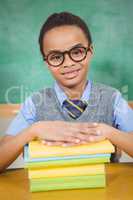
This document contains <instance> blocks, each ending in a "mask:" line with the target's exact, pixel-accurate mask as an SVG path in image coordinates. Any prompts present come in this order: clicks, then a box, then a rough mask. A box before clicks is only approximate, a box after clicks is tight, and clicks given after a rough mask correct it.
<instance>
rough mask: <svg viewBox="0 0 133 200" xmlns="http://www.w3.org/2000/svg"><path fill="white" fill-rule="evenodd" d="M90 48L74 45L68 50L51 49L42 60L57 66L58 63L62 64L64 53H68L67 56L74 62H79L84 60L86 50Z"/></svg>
mask: <svg viewBox="0 0 133 200" xmlns="http://www.w3.org/2000/svg"><path fill="white" fill-rule="evenodd" d="M89 50H90V46H89V47H87V48H86V47H83V46H76V47H73V48H71V49H70V50H68V51H64V52H61V51H53V52H50V53H49V54H48V55H47V56H45V57H44V60H45V61H46V62H47V63H48V64H49V65H51V66H53V67H58V66H59V65H62V64H63V62H64V60H65V54H68V56H69V58H70V59H71V60H73V61H74V62H81V61H82V60H84V59H85V58H86V56H87V52H88V51H89Z"/></svg>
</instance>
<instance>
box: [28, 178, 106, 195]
mask: <svg viewBox="0 0 133 200" xmlns="http://www.w3.org/2000/svg"><path fill="white" fill-rule="evenodd" d="M105 186H106V177H105V174H99V175H93V176H87V175H86V176H74V177H58V178H40V179H30V191H31V192H41V191H50V190H66V189H81V188H101V187H105Z"/></svg>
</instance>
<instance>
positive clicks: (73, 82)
mask: <svg viewBox="0 0 133 200" xmlns="http://www.w3.org/2000/svg"><path fill="white" fill-rule="evenodd" d="M80 83H81V81H80V80H77V79H69V80H65V81H63V82H61V83H60V84H61V85H62V86H64V87H67V88H75V87H77V86H78V85H79V84H80Z"/></svg>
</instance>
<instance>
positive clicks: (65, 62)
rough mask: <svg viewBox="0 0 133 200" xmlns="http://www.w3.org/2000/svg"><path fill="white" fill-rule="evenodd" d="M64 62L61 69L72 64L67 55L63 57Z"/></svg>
mask: <svg viewBox="0 0 133 200" xmlns="http://www.w3.org/2000/svg"><path fill="white" fill-rule="evenodd" d="M64 56H65V57H64V62H63V67H70V66H72V65H73V64H74V61H73V60H72V59H71V58H70V57H69V55H68V54H65V55H64Z"/></svg>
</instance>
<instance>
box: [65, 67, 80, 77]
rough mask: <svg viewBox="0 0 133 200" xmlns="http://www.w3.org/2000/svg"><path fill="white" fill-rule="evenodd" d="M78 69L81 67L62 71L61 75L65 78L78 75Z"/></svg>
mask: <svg viewBox="0 0 133 200" xmlns="http://www.w3.org/2000/svg"><path fill="white" fill-rule="evenodd" d="M80 70H81V69H74V70H69V71H66V72H63V73H62V75H63V76H64V77H65V78H67V79H72V78H75V77H76V76H78V74H79V71H80Z"/></svg>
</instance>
